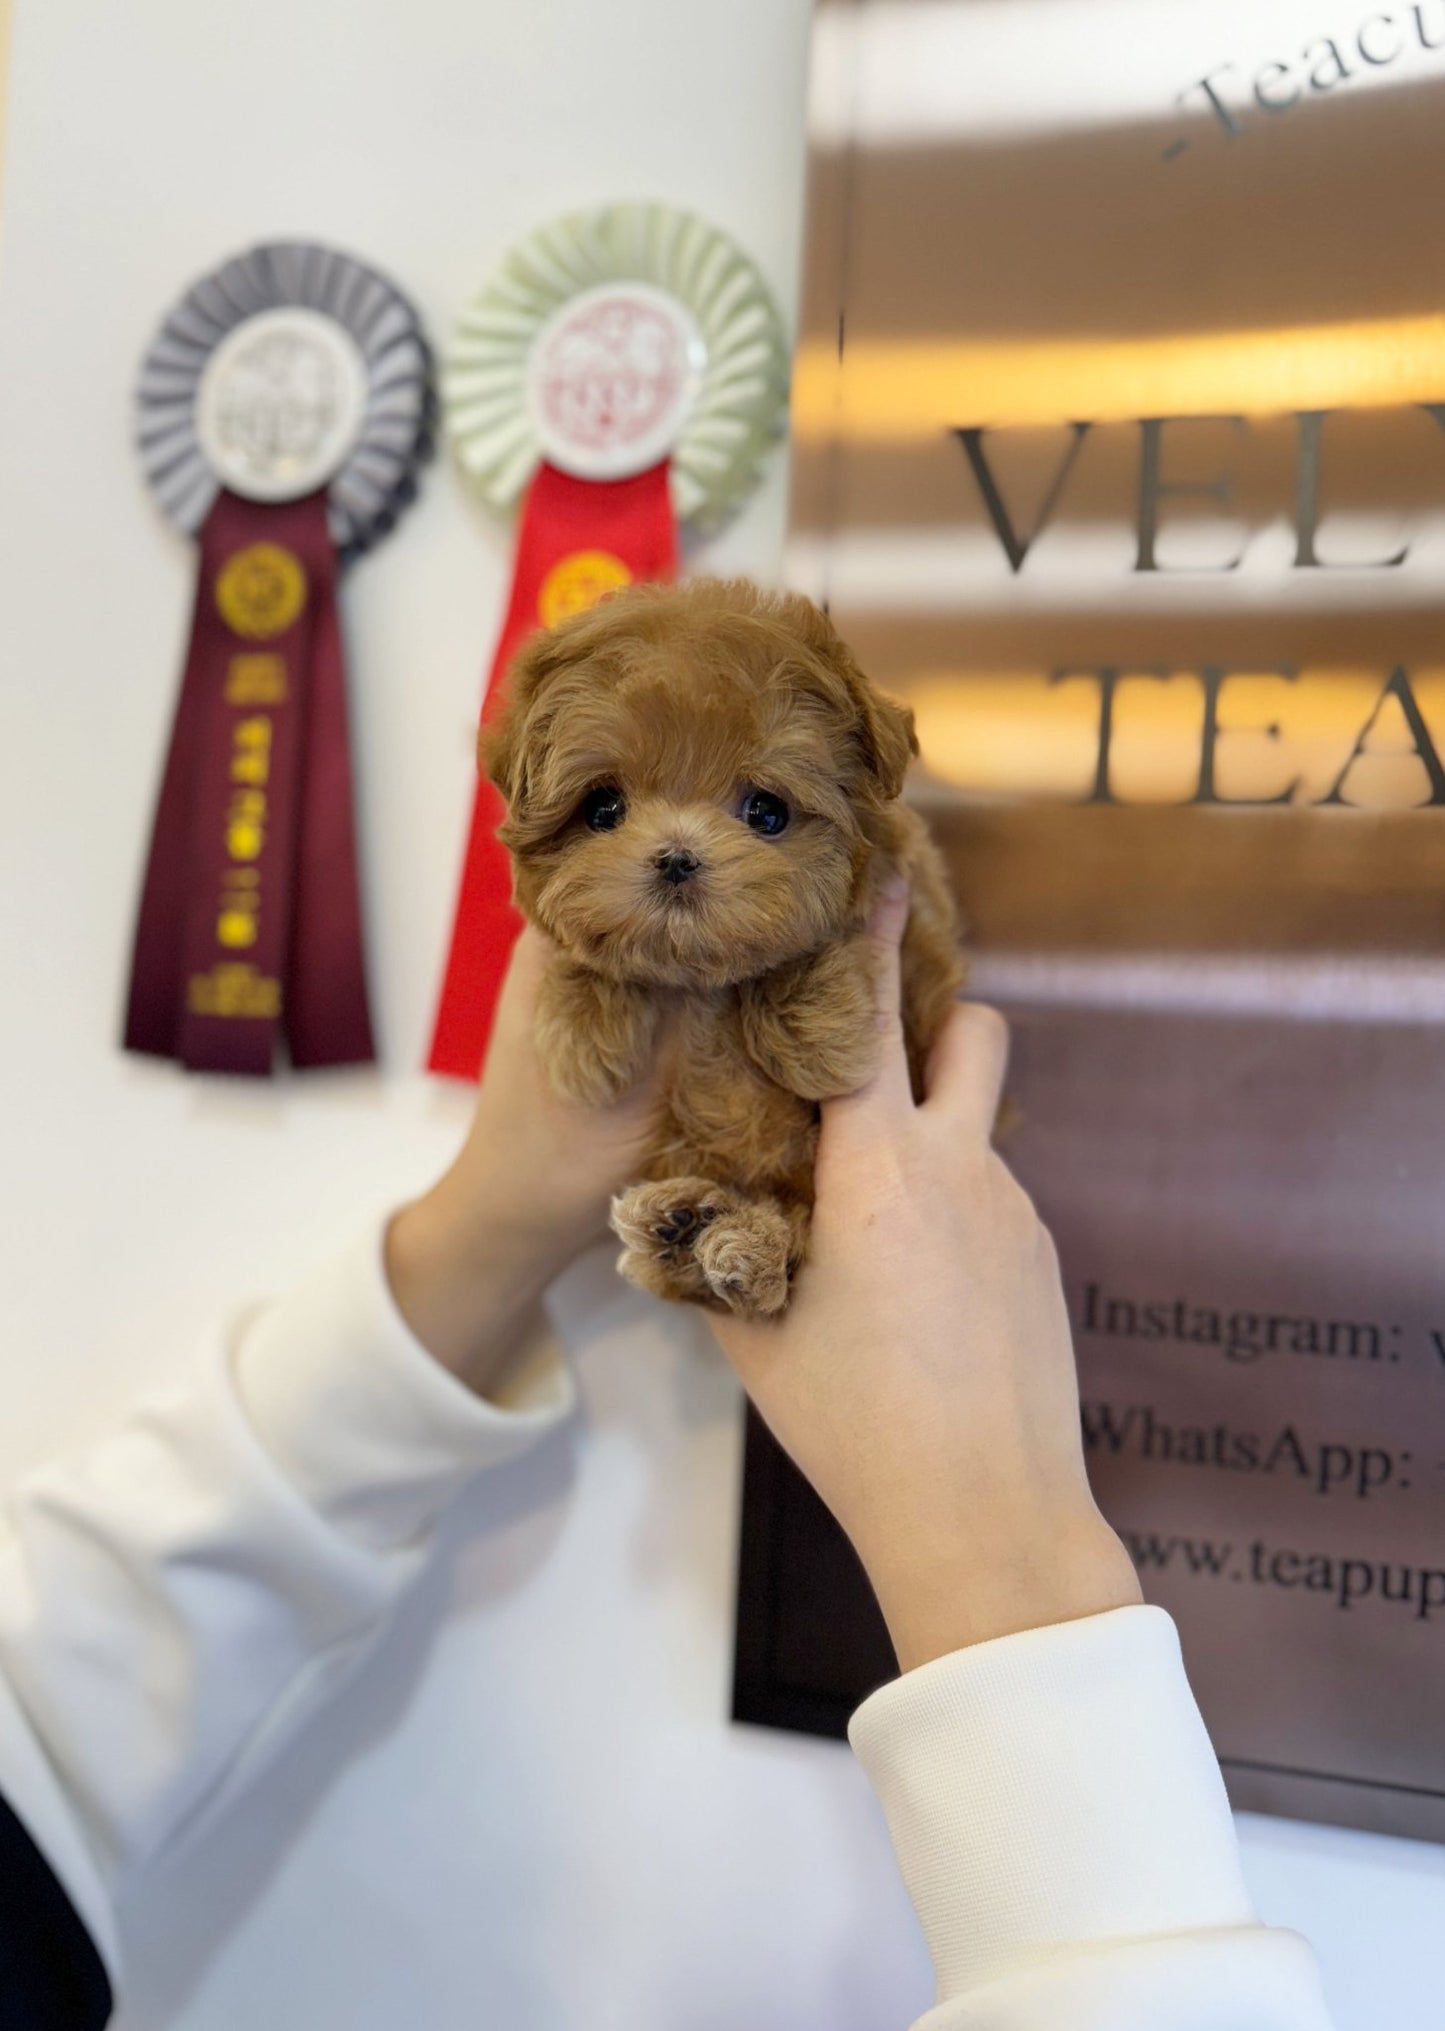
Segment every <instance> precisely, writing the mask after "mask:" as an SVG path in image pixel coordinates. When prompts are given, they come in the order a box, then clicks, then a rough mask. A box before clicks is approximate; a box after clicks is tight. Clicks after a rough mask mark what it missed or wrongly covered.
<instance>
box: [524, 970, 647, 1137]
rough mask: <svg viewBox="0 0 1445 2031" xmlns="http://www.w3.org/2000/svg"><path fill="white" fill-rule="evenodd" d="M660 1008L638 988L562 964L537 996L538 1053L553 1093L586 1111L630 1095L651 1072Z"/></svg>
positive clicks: (551, 972) (548, 975)
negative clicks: (583, 1107)
mask: <svg viewBox="0 0 1445 2031" xmlns="http://www.w3.org/2000/svg"><path fill="white" fill-rule="evenodd" d="M656 1031H657V1008H656V1005H655V1003H653V1002H652V1001H650V1000H649V999H648V997H646V996H645V995H643V994H641V993H639V992H638V990H637V989H635V988H628V987H623V986H621V985H619V984H618V983H617V982H616V981H610V980H604V979H602V978H601V976H600V975H598V974H595V973H588V972H587V971H586V970H585V968H583V967H580V966H572V965H569V964H567V963H565V962H562V961H558V962H555V963H554V964H553V965H552V966H550V967H549V968H548V970H547V972H546V973H545V974H544V975H543V976H542V984H541V987H540V988H539V990H538V993H537V1016H536V1032H535V1034H536V1039H537V1054H538V1056H539V1057H540V1058H541V1060H542V1063H543V1065H544V1066H545V1068H546V1071H547V1076H548V1078H549V1079H550V1080H551V1082H552V1087H553V1090H554V1091H555V1092H557V1093H559V1094H561V1096H562V1098H563V1099H564V1100H579V1101H581V1102H582V1104H583V1106H585V1107H605V1106H607V1105H608V1103H609V1102H610V1101H613V1100H620V1099H621V1098H622V1095H623V1094H624V1093H630V1092H631V1091H632V1089H633V1087H634V1086H636V1085H637V1083H638V1081H639V1080H640V1079H641V1078H642V1075H643V1073H644V1072H645V1071H646V1069H647V1062H648V1058H649V1056H650V1054H651V1051H652V1043H653V1038H654V1036H655V1035H656Z"/></svg>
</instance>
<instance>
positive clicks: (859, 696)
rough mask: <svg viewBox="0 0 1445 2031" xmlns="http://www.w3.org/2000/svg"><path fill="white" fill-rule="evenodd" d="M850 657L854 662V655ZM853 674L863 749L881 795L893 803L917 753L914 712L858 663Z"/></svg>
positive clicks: (886, 800)
mask: <svg viewBox="0 0 1445 2031" xmlns="http://www.w3.org/2000/svg"><path fill="white" fill-rule="evenodd" d="M849 660H850V662H851V660H852V659H851V658H850V659H849ZM852 676H853V678H854V679H855V680H856V681H855V682H854V684H853V692H854V697H855V699H856V701H857V705H858V716H859V720H860V723H861V727H862V733H863V748H864V753H865V755H866V757H867V760H868V762H869V765H870V767H871V768H872V770H873V773H874V775H875V776H876V777H877V778H878V792H879V795H880V796H881V797H882V798H883V799H884V801H885V802H887V803H891V802H892V801H893V799H894V798H895V797H896V796H898V794H899V793H900V791H901V790H902V788H903V778H904V777H905V776H906V775H907V773H908V764H909V762H910V761H911V760H912V758H913V756H914V755H916V754H917V753H918V735H917V733H916V731H915V730H914V725H913V713H912V710H911V709H910V708H909V707H908V706H906V705H897V704H895V703H894V701H893V700H892V699H891V698H885V697H884V696H883V693H882V692H881V691H875V690H874V689H873V686H872V685H871V684H870V683H869V681H868V679H867V678H866V677H865V676H864V675H863V673H862V671H861V670H859V669H858V667H857V665H856V664H854V666H853V671H852Z"/></svg>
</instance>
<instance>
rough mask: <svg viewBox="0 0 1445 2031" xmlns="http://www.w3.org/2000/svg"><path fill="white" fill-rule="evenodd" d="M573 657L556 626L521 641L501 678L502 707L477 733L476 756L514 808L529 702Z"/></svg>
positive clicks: (520, 781) (518, 795)
mask: <svg viewBox="0 0 1445 2031" xmlns="http://www.w3.org/2000/svg"><path fill="white" fill-rule="evenodd" d="M576 660H577V658H576V655H575V653H573V652H571V651H570V650H569V647H568V644H567V641H566V640H565V639H564V638H559V636H558V634H557V632H556V631H555V630H552V631H549V632H548V633H547V634H544V635H534V636H533V637H532V639H531V640H530V641H529V642H524V643H523V645H522V647H521V648H520V649H519V650H518V651H517V653H516V655H515V656H514V657H513V658H512V661H511V663H510V664H509V665H508V668H507V672H506V675H505V676H504V678H503V679H502V682H503V685H504V687H505V696H504V698H503V701H502V710H501V712H500V713H499V715H498V716H497V718H496V719H494V720H493V721H492V722H491V724H490V725H488V726H484V727H483V728H482V730H481V732H480V734H479V735H478V736H477V760H478V761H479V762H480V764H481V767H482V769H483V771H484V773H485V774H486V775H488V776H490V777H491V779H492V781H493V782H494V783H495V784H496V786H497V788H498V789H499V790H500V791H501V793H502V795H503V796H504V797H505V798H506V800H507V802H508V804H510V805H511V806H513V807H514V808H515V807H516V806H517V805H518V804H519V803H520V802H521V801H522V797H523V793H524V790H525V783H524V781H523V777H524V774H525V768H524V760H525V752H526V739H525V735H526V728H527V720H528V716H529V714H530V713H531V709H532V706H533V704H534V703H535V702H536V699H537V696H538V694H539V693H540V692H541V691H542V689H543V688H544V686H545V685H546V683H547V680H548V678H550V677H554V676H555V675H556V674H557V672H558V671H559V670H565V669H566V668H567V667H568V665H569V664H570V663H572V662H575V661H576Z"/></svg>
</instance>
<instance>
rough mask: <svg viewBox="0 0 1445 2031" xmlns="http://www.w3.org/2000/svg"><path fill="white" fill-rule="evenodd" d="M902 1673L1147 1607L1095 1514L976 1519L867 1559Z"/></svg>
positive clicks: (1120, 1550) (1124, 1555)
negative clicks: (1007, 1640)
mask: <svg viewBox="0 0 1445 2031" xmlns="http://www.w3.org/2000/svg"><path fill="white" fill-rule="evenodd" d="M861 1555H862V1556H863V1562H864V1565H865V1567H866V1568H867V1570H868V1574H869V1578H870V1580H871V1581H872V1584H873V1588H874V1592H875V1593H876V1594H877V1597H878V1602H879V1606H880V1607H881V1609H882V1611H883V1618H884V1620H885V1622H886V1623H887V1625H888V1632H889V1635H890V1636H891V1638H892V1640H893V1647H894V1651H895V1653H896V1654H897V1657H898V1663H899V1668H900V1670H902V1671H913V1670H915V1669H916V1668H917V1667H918V1666H919V1665H923V1664H928V1663H931V1662H932V1660H933V1659H934V1658H937V1657H945V1656H947V1655H948V1654H949V1653H950V1652H952V1651H955V1650H966V1649H969V1648H970V1647H972V1646H973V1645H974V1644H977V1643H988V1642H992V1641H993V1640H994V1639H995V1638H998V1637H1003V1636H1015V1635H1018V1634H1020V1633H1021V1632H1022V1631H1024V1630H1026V1629H1040V1628H1045V1627H1048V1626H1049V1625H1051V1624H1054V1623H1059V1622H1075V1621H1081V1620H1083V1619H1084V1618H1085V1617H1086V1616H1090V1615H1102V1614H1106V1613H1108V1612H1109V1611H1110V1610H1111V1609H1115V1608H1125V1607H1134V1606H1137V1605H1138V1604H1139V1603H1140V1602H1141V1601H1142V1599H1143V1594H1142V1592H1141V1590H1140V1586H1139V1580H1138V1575H1137V1574H1136V1573H1135V1571H1134V1567H1133V1563H1132V1561H1131V1560H1130V1558H1129V1554H1128V1552H1127V1551H1126V1550H1125V1548H1124V1546H1123V1544H1122V1542H1121V1541H1120V1539H1119V1537H1118V1536H1117V1535H1116V1533H1115V1532H1114V1531H1113V1530H1112V1529H1110V1527H1109V1525H1108V1524H1107V1523H1106V1522H1105V1521H1104V1519H1103V1517H1102V1516H1100V1514H1099V1513H1098V1511H1097V1510H1096V1509H1093V1508H1092V1507H1089V1508H1081V1509H1079V1510H1078V1511H1077V1512H1076V1513H1069V1512H1059V1513H1054V1512H1049V1511H1042V1512H1039V1513H1038V1514H1036V1515H1033V1516H1028V1517H1002V1516H1000V1517H989V1516H979V1517H978V1518H976V1519H972V1520H970V1521H969V1522H968V1523H967V1524H966V1525H965V1526H963V1527H962V1528H960V1529H958V1530H957V1531H955V1532H954V1533H953V1534H952V1535H951V1536H950V1537H949V1538H948V1539H946V1540H942V1541H940V1539H939V1538H938V1536H937V1534H936V1533H932V1532H927V1531H920V1532H918V1533H917V1534H916V1535H915V1537H914V1539H913V1541H912V1543H911V1544H906V1545H904V1546H903V1547H902V1548H901V1549H898V1548H893V1547H890V1549H889V1550H888V1551H887V1552H886V1553H884V1554H882V1555H880V1556H878V1557H876V1558H872V1559H870V1558H869V1557H868V1555H867V1554H866V1553H862V1554H861Z"/></svg>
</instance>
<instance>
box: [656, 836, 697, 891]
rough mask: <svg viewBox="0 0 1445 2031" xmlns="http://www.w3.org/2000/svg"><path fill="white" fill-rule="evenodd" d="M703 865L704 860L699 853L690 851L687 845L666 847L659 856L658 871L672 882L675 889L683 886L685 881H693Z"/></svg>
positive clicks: (666, 879) (667, 880)
mask: <svg viewBox="0 0 1445 2031" xmlns="http://www.w3.org/2000/svg"><path fill="white" fill-rule="evenodd" d="M701 866H702V862H701V861H700V860H699V859H698V857H697V855H696V854H695V853H689V852H688V850H687V848H686V847H685V846H667V847H664V848H663V850H662V852H661V853H659V854H658V856H657V872H658V873H659V874H660V875H661V876H662V879H663V880H664V881H665V882H671V883H672V886H673V887H674V888H675V889H676V888H681V886H682V884H683V883H684V882H686V881H691V880H692V878H693V876H694V875H695V874H696V873H697V871H698V869H699V868H700V867H701Z"/></svg>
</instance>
